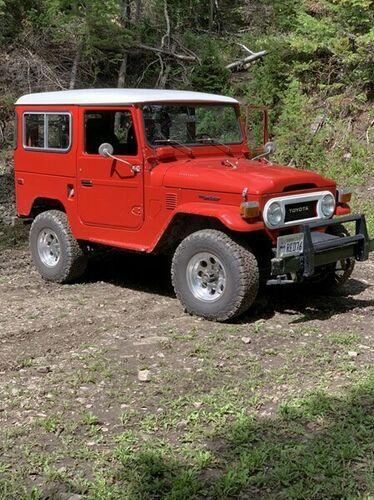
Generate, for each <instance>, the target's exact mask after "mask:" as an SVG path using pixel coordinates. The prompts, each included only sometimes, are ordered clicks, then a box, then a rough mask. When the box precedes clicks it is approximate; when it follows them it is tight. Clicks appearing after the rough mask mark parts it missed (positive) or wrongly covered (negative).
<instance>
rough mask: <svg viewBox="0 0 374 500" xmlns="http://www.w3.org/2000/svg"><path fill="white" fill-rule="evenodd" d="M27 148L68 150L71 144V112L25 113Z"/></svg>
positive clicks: (24, 139)
mask: <svg viewBox="0 0 374 500" xmlns="http://www.w3.org/2000/svg"><path fill="white" fill-rule="evenodd" d="M23 121H24V126H23V146H24V148H25V149H38V150H48V151H61V152H62V151H67V150H68V149H69V148H70V144H71V116H70V114H69V113H24V115H23Z"/></svg>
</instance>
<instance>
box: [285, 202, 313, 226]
mask: <svg viewBox="0 0 374 500" xmlns="http://www.w3.org/2000/svg"><path fill="white" fill-rule="evenodd" d="M316 205H317V202H316V201H301V202H300V201H299V202H298V203H290V204H289V205H286V206H285V207H284V208H285V218H284V222H293V221H297V220H303V219H311V218H312V217H315V216H316Z"/></svg>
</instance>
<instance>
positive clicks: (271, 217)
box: [266, 201, 283, 227]
mask: <svg viewBox="0 0 374 500" xmlns="http://www.w3.org/2000/svg"><path fill="white" fill-rule="evenodd" d="M266 218H267V220H268V223H269V224H270V225H271V226H274V227H275V226H279V224H280V223H281V222H282V219H283V214H282V207H281V206H280V204H279V203H277V202H276V201H275V202H274V203H271V205H269V208H268V211H267V214H266Z"/></svg>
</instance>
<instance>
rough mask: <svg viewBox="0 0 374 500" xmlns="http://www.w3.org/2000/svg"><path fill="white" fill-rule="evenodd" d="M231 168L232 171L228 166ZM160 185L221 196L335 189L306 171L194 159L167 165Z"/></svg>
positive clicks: (239, 161)
mask: <svg viewBox="0 0 374 500" xmlns="http://www.w3.org/2000/svg"><path fill="white" fill-rule="evenodd" d="M228 162H230V163H231V164H233V165H235V167H236V168H235V169H234V168H233V167H232V166H231V165H230V163H228ZM164 185H165V186H166V187H172V188H185V189H201V190H204V191H213V192H221V193H241V192H242V191H243V189H244V188H248V193H250V194H256V195H263V194H268V193H281V192H282V191H293V190H294V191H296V190H301V189H308V188H322V187H335V182H334V181H333V180H331V179H328V178H326V177H323V176H322V175H319V174H316V173H315V172H311V171H309V170H299V169H296V168H292V167H283V166H280V165H274V164H268V163H266V162H265V161H252V160H246V159H244V158H241V159H238V158H232V157H223V158H194V159H188V160H180V161H178V162H177V163H174V164H173V165H171V166H170V167H169V168H168V169H167V171H166V173H165V177H164Z"/></svg>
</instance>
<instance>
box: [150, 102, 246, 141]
mask: <svg viewBox="0 0 374 500" xmlns="http://www.w3.org/2000/svg"><path fill="white" fill-rule="evenodd" d="M143 116H144V125H145V131H146V135H147V139H148V142H149V143H150V144H151V145H152V146H160V145H161V143H162V142H163V141H165V143H166V142H167V141H169V143H171V142H172V141H175V142H178V143H180V144H188V145H197V144H212V143H214V142H215V143H217V144H219V143H221V144H237V143H240V142H242V133H241V129H240V125H239V120H238V117H237V114H236V110H235V108H234V106H231V105H225V104H223V105H222V104H214V105H212V104H188V105H185V104H184V105H182V104H147V105H145V106H143Z"/></svg>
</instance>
